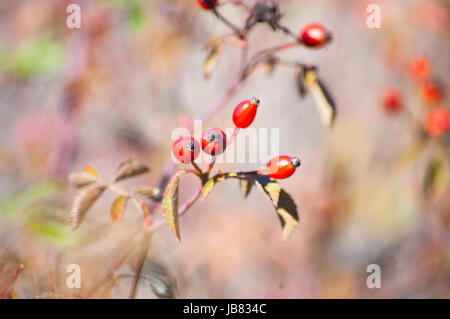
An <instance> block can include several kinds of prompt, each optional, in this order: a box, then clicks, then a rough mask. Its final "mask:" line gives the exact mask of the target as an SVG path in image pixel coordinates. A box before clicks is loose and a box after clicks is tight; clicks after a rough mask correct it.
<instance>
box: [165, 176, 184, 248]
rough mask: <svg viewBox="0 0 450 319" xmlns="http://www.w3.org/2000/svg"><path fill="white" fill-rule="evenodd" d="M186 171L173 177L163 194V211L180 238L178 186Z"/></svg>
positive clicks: (168, 223)
mask: <svg viewBox="0 0 450 319" xmlns="http://www.w3.org/2000/svg"><path fill="white" fill-rule="evenodd" d="M184 173H186V171H179V172H178V173H176V174H175V176H173V177H172V179H171V180H170V182H169V184H168V185H167V187H166V191H165V192H164V196H163V202H162V205H163V213H164V219H165V220H166V224H167V226H168V227H169V229H170V231H171V232H172V233H173V234H174V235H175V236H176V237H177V238H178V240H181V238H180V226H179V220H178V218H179V213H178V188H179V186H180V177H181V175H183V174H184Z"/></svg>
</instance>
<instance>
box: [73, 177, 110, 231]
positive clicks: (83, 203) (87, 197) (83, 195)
mask: <svg viewBox="0 0 450 319" xmlns="http://www.w3.org/2000/svg"><path fill="white" fill-rule="evenodd" d="M105 189H106V186H105V185H93V186H89V187H88V188H86V189H83V190H82V191H81V192H80V193H79V194H78V196H77V197H76V198H75V200H74V202H73V204H72V211H71V213H70V224H71V225H72V229H76V228H77V227H78V226H79V225H80V223H81V222H82V221H83V219H84V216H85V215H86V213H87V212H88V210H89V209H90V208H91V207H92V205H93V204H94V203H95V201H96V200H97V198H99V197H100V195H101V194H102V193H103V191H104V190H105Z"/></svg>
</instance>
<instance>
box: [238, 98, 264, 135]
mask: <svg viewBox="0 0 450 319" xmlns="http://www.w3.org/2000/svg"><path fill="white" fill-rule="evenodd" d="M258 106H259V100H258V99H257V98H256V97H253V98H251V99H250V100H245V101H242V102H241V103H239V104H238V105H237V106H236V107H235V108H234V112H233V123H234V125H236V127H239V128H246V127H248V126H249V125H250V124H252V122H253V120H254V119H255V115H256V110H257V109H258Z"/></svg>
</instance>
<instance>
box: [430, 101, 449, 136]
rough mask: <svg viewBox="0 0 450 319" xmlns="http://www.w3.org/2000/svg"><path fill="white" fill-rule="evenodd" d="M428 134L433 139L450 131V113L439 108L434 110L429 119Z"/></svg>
mask: <svg viewBox="0 0 450 319" xmlns="http://www.w3.org/2000/svg"><path fill="white" fill-rule="evenodd" d="M426 129H427V132H428V135H430V136H431V137H439V136H441V135H442V134H444V133H445V132H447V131H448V130H449V129H450V112H449V111H448V110H447V109H445V108H443V107H439V108H436V109H434V110H432V111H431V112H430V113H429V114H428V118H427V127H426Z"/></svg>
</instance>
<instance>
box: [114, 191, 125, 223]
mask: <svg viewBox="0 0 450 319" xmlns="http://www.w3.org/2000/svg"><path fill="white" fill-rule="evenodd" d="M127 200H128V197H127V196H125V195H121V196H119V197H117V198H116V200H115V201H114V202H113V203H112V205H111V210H110V216H111V220H112V221H113V223H117V222H118V221H119V220H120V218H121V217H122V215H123V211H124V210H125V206H126V204H127Z"/></svg>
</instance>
